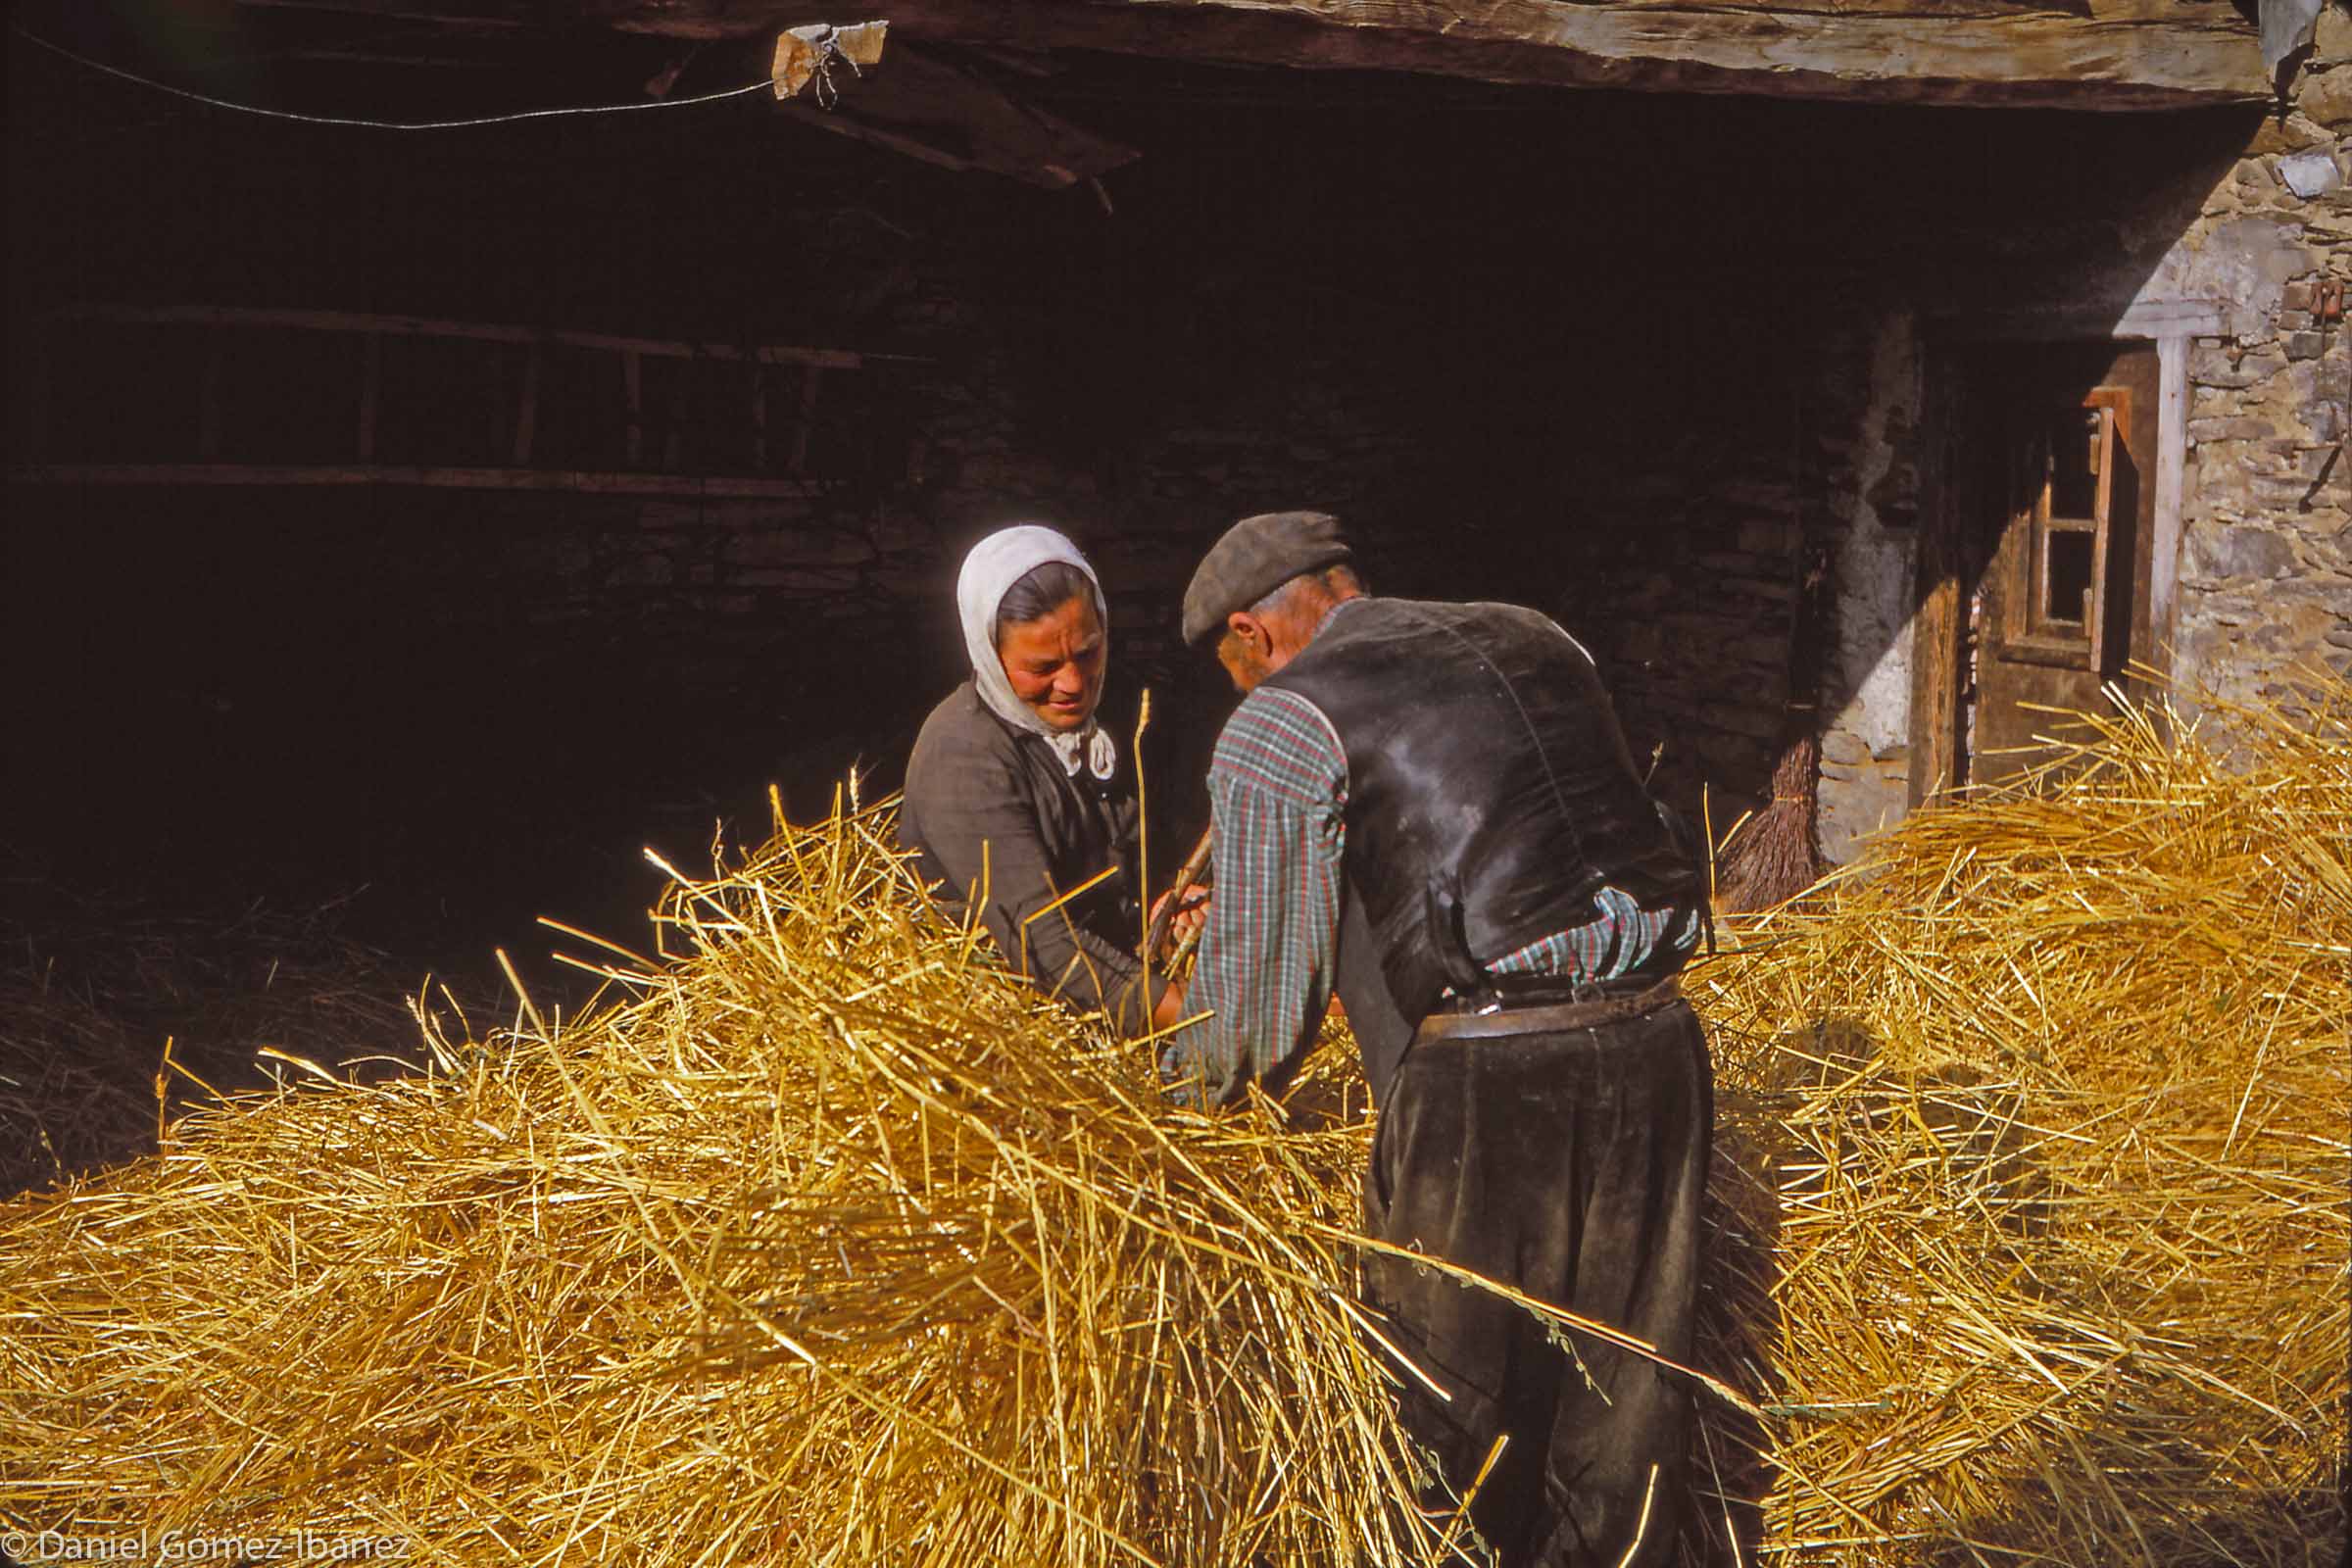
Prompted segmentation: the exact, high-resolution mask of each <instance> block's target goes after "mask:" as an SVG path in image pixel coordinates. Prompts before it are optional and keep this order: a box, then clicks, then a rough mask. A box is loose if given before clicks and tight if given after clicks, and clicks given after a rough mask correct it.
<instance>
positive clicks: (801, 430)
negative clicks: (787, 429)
mask: <svg viewBox="0 0 2352 1568" xmlns="http://www.w3.org/2000/svg"><path fill="white" fill-rule="evenodd" d="M824 373H825V372H824V370H823V369H822V368H819V367H817V366H813V365H811V366H809V368H807V369H805V370H803V371H802V372H801V412H800V417H799V418H798V419H796V420H794V421H793V426H792V456H791V459H790V461H789V464H788V466H789V467H790V468H791V469H792V471H793V472H795V473H799V472H801V471H802V470H803V469H805V468H807V467H808V466H809V431H810V429H812V428H813V427H814V426H815V424H816V392H817V381H818V378H819V377H821V376H822V375H823V374H824Z"/></svg>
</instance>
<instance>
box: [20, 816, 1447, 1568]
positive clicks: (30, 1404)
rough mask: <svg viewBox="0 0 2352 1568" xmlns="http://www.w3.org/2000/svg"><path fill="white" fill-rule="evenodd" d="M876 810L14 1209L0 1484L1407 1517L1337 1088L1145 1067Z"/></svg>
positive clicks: (760, 1554) (1209, 1518)
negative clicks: (641, 939) (647, 951)
mask: <svg viewBox="0 0 2352 1568" xmlns="http://www.w3.org/2000/svg"><path fill="white" fill-rule="evenodd" d="M887 841H888V821H887V817H886V816H885V815H882V814H877V813H875V812H870V811H869V812H864V813H853V814H848V815H844V816H840V817H837V818H836V819H835V820H834V821H832V822H831V823H828V824H826V825H825V826H824V827H823V828H821V829H819V830H817V831H815V832H813V833H809V834H802V835H793V834H787V835H784V836H782V837H780V838H779V839H778V841H777V843H776V844H775V845H774V846H773V847H772V848H771V850H770V852H769V853H768V854H767V855H766V856H765V857H763V858H760V860H758V861H757V862H755V863H754V864H753V865H751V866H749V867H746V868H744V869H742V870H741V871H739V872H737V873H735V874H733V875H730V876H726V877H723V878H721V879H718V880H716V881H713V882H710V883H697V884H681V887H682V891H681V893H680V894H679V896H678V897H677V898H676V899H675V900H674V901H673V902H672V903H671V905H670V907H669V908H668V910H667V912H666V915H665V920H666V923H667V929H668V930H669V931H670V932H671V933H672V934H673V935H676V934H682V935H683V937H684V939H685V941H686V942H687V944H688V945H689V946H690V947H691V948H692V950H693V956H691V957H690V958H688V959H687V960H685V961H683V962H681V963H676V964H669V965H652V964H648V965H644V966H642V967H639V966H634V965H632V966H627V967H623V968H619V969H616V970H615V971H614V972H615V974H616V975H617V976H620V977H621V978H620V979H619V981H618V983H620V984H622V985H624V986H627V987H629V988H631V989H634V990H636V991H638V992H640V993H642V998H641V1000H638V1001H636V1002H634V1003H633V1004H631V1005H625V1006H620V1007H615V1008H613V1009H611V1010H607V1011H604V1012H601V1013H599V1014H596V1015H595V1016H592V1017H590V1018H588V1019H586V1020H584V1021H581V1022H576V1023H570V1024H561V1023H559V1024H558V1025H556V1026H552V1027H542V1026H541V1025H540V1023H539V1022H538V1021H537V1020H536V1019H535V1018H532V1017H526V1018H525V1019H524V1020H523V1021H522V1022H521V1023H520V1024H519V1025H518V1027H517V1028H516V1029H515V1031H514V1032H513V1033H512V1034H511V1035H508V1036H506V1037H504V1038H501V1039H499V1040H498V1041H496V1042H495V1043H494V1044H493V1045H492V1046H491V1047H490V1048H488V1049H482V1048H478V1047H473V1046H469V1045H467V1044H465V1043H459V1044H454V1045H453V1044H451V1043H449V1042H447V1041H446V1040H436V1041H434V1042H432V1045H433V1048H434V1051H435V1054H436V1056H437V1061H436V1067H437V1069H438V1070H437V1071H435V1072H434V1073H433V1074H431V1075H430V1076H424V1077H417V1078H413V1079H408V1080H403V1081H398V1082H392V1083H386V1084H382V1085H378V1086H372V1087H369V1086H341V1085H338V1086H336V1087H333V1088H326V1087H314V1088H311V1089H309V1090H307V1091H303V1090H297V1089H295V1088H292V1087H287V1088H284V1089H282V1090H281V1091H280V1092H279V1093H278V1094H276V1095H275V1096H272V1097H270V1098H268V1099H264V1100H260V1101H242V1102H237V1103H230V1104H227V1105H223V1106H221V1107H218V1108H213V1109H207V1110H202V1111H199V1112H197V1113H195V1114H192V1115H190V1116H188V1117H186V1118H185V1119H183V1120H182V1121H181V1122H180V1123H179V1124H177V1125H176V1126H175V1128H174V1129H173V1131H172V1138H171V1140H170V1142H169V1143H168V1145H167V1146H166V1148H165V1149H164V1151H163V1152H162V1153H161V1154H160V1155H159V1156H158V1157H157V1158H155V1159H153V1160H150V1161H147V1162H145V1163H143V1164H141V1165H138V1166H135V1167H131V1168H129V1169H126V1170H124V1171H122V1172H120V1173H117V1174H116V1175H115V1176H114V1177H113V1178H111V1179H109V1180H107V1181H105V1182H103V1183H94V1184H90V1185H87V1186H84V1187H81V1188H78V1189H68V1190H67V1191H66V1192H64V1193H63V1194H61V1195H59V1196H58V1197H56V1198H54V1199H52V1200H50V1201H46V1202H42V1203H31V1204H25V1205H21V1206H19V1207H17V1208H15V1209H14V1210H12V1211H8V1212H7V1214H6V1217H5V1219H0V1318H5V1319H6V1320H7V1323H8V1332H7V1335H6V1338H5V1340H4V1341H0V1345H4V1346H5V1348H0V1385H4V1386H5V1389H6V1393H7V1396H8V1397H7V1398H6V1399H5V1400H0V1506H5V1507H6V1508H7V1510H8V1511H9V1513H10V1515H11V1516H12V1519H13V1520H14V1521H15V1522H17V1523H19V1524H22V1525H24V1526H25V1527H28V1528H34V1529H38V1528H43V1527H50V1526H55V1525H57V1524H58V1522H59V1521H61V1520H67V1519H71V1520H73V1521H76V1522H79V1523H80V1524H82V1525H84V1526H88V1525H92V1524H105V1525H109V1526H113V1527H116V1528H121V1529H145V1530H147V1531H149V1532H150V1533H152V1534H154V1535H155V1536H157V1537H158V1538H160V1537H161V1536H162V1535H163V1534H166V1533H169V1532H172V1531H184V1532H191V1533H193V1532H205V1533H208V1534H234V1535H242V1536H247V1537H268V1536H270V1535H271V1534H273V1533H276V1534H286V1533H291V1532H292V1531H295V1530H297V1529H307V1530H311V1531H315V1532H338V1531H340V1532H350V1533H358V1534H363V1535H372V1536H384V1535H398V1536H402V1537H407V1538H413V1539H414V1540H416V1541H417V1543H418V1544H419V1545H420V1546H423V1547H429V1548H430V1549H431V1550H432V1551H433V1552H435V1553H437V1554H439V1555H440V1556H441V1557H443V1558H445V1559H446V1560H451V1561H460V1562H466V1561H477V1560H478V1561H484V1562H488V1561H500V1562H504V1561H509V1560H512V1559H514V1558H515V1557H522V1558H526V1559H530V1560H541V1559H548V1560H552V1559H553V1558H554V1557H555V1556H557V1555H558V1554H561V1553H569V1554H572V1555H574V1556H576V1557H585V1558H609V1559H613V1560H627V1561H631V1562H670V1561H676V1562H704V1561H771V1562H791V1563H825V1562H844V1563H850V1562H855V1563H870V1562H874V1561H881V1560H889V1561H894V1562H901V1561H903V1562H936V1563H956V1564H965V1563H975V1562H992V1563H994V1562H1003V1563H1029V1562H1036V1563H1045V1562H1054V1563H1088V1562H1110V1561H1137V1560H1147V1559H1155V1560H1158V1561H1162V1562H1168V1563H1178V1562H1200V1563H1211V1562H1232V1561H1246V1560H1249V1559H1250V1558H1251V1557H1252V1556H1256V1555H1260V1554H1263V1555H1265V1556H1268V1557H1270V1558H1272V1559H1274V1560H1281V1561H1317V1560H1320V1561H1341V1560H1348V1559H1349V1558H1351V1557H1353V1556H1354V1555H1355V1554H1356V1553H1357V1552H1359V1551H1361V1552H1364V1553H1368V1554H1369V1555H1370V1556H1371V1557H1372V1558H1373V1559H1375V1560H1379V1561H1411V1560H1416V1559H1418V1558H1421V1557H1424V1556H1430V1555H1433V1554H1434V1552H1435V1550H1436V1547H1437V1544H1438V1542H1439V1541H1440V1539H1441V1537H1442V1532H1443V1531H1444V1529H1445V1528H1446V1522H1445V1521H1443V1520H1440V1521H1437V1522H1435V1523H1434V1524H1433V1523H1425V1522H1423V1521H1422V1520H1421V1519H1420V1518H1419V1517H1418V1516H1417V1515H1415V1514H1413V1513H1412V1512H1410V1511H1409V1510H1408V1509H1405V1508H1403V1507H1401V1506H1397V1505H1396V1504H1397V1499H1400V1498H1403V1497H1407V1496H1409V1495H1411V1491H1412V1486H1413V1482H1412V1477H1411V1474H1410V1470H1409V1463H1410V1461H1409V1460H1408V1459H1407V1457H1406V1455H1405V1452H1404V1450H1403V1447H1402V1446H1401V1445H1400V1444H1399V1442H1398V1441H1397V1437H1396V1435H1395V1433H1394V1431H1393V1428H1392V1426H1391V1424H1390V1421H1389V1417H1388V1412H1387V1407H1386V1396H1385V1394H1384V1386H1383V1374H1382V1373H1381V1371H1380V1370H1379V1368H1378V1366H1377V1365H1376V1363H1375V1356H1376V1355H1377V1354H1378V1351H1377V1348H1376V1347H1375V1346H1373V1345H1372V1344H1370V1343H1369V1342H1368V1341H1367V1339H1366V1338H1365V1336H1364V1335H1363V1334H1362V1333H1361V1332H1359V1330H1360V1329H1361V1328H1362V1327H1364V1326H1365V1325H1367V1324H1368V1319H1366V1318H1364V1316H1363V1314H1362V1313H1361V1311H1360V1309H1359V1308H1357V1307H1355V1306H1354V1304H1353V1302H1352V1301H1351V1299H1349V1296H1348V1293H1347V1292H1346V1291H1344V1290H1342V1289H1337V1288H1335V1286H1337V1285H1339V1284H1342V1283H1344V1282H1348V1281H1351V1278H1352V1261H1351V1254H1349V1253H1348V1252H1347V1251H1346V1249H1345V1247H1344V1244H1343V1241H1342V1238H1343V1237H1344V1235H1345V1232H1346V1230H1347V1229H1348V1227H1349V1226H1350V1225H1351V1223H1352V1220H1353V1217H1354V1209H1353V1200H1352V1187H1351V1185H1350V1182H1351V1177H1350V1176H1349V1174H1348V1173H1349V1172H1350V1171H1351V1169H1352V1167H1353V1166H1354V1165H1355V1164H1356V1163H1357V1162H1358V1161H1360V1159H1361V1157H1362V1152H1363V1147H1364V1142H1365V1132H1366V1129H1367V1127H1368V1123H1367V1121H1366V1120H1365V1115H1364V1105H1363V1097H1362V1094H1361V1090H1360V1087H1359V1088H1357V1089H1355V1090H1354V1091H1353V1092H1352V1099H1351V1100H1350V1091H1349V1090H1348V1087H1347V1086H1346V1085H1344V1084H1342V1085H1339V1086H1338V1087H1337V1088H1336V1089H1335V1090H1333V1093H1332V1098H1333V1100H1334V1103H1335V1110H1334V1114H1333V1116H1332V1117H1331V1118H1330V1119H1329V1121H1328V1123H1327V1124H1326V1125H1325V1126H1324V1127H1323V1128H1322V1129H1321V1130H1300V1131H1289V1130H1286V1129H1285V1128H1284V1126H1283V1125H1282V1123H1281V1121H1280V1119H1279V1118H1278V1117H1277V1116H1276V1115H1275V1113H1273V1112H1272V1111H1270V1110H1266V1109H1262V1108H1261V1109H1260V1110H1259V1111H1258V1112H1257V1113H1255V1114H1253V1115H1244V1116H1239V1117H1214V1118H1211V1117H1203V1116H1197V1115H1186V1114H1182V1113H1170V1112H1163V1111H1159V1110H1157V1109H1156V1107H1155V1106H1154V1104H1153V1102H1155V1100H1156V1092H1155V1090H1154V1089H1153V1087H1152V1083H1151V1082H1150V1081H1149V1079H1148V1078H1147V1077H1145V1076H1143V1075H1142V1074H1141V1072H1140V1070H1139V1062H1138V1060H1137V1059H1136V1057H1135V1056H1134V1054H1114V1053H1111V1052H1107V1051H1104V1050H1102V1049H1099V1037H1098V1036H1096V1035H1095V1034H1093V1033H1091V1032H1090V1030H1089V1029H1088V1028H1085V1027H1082V1026H1080V1025H1079V1024H1078V1022H1077V1021H1076V1020H1073V1019H1071V1018H1069V1017H1068V1016H1066V1015H1065V1014H1063V1013H1062V1012H1060V1011H1059V1010H1058V1009H1055V1008H1054V1007H1052V1006H1050V1005H1042V1004H1041V1003H1040V1002H1039V1001H1038V999H1036V997H1035V996H1034V994H1033V993H1031V992H1029V991H1027V990H1026V989H1025V988H1023V987H1020V986H1018V985H1015V984H1012V983H1010V982H1009V981H1008V980H1006V978H1005V977H1004V976H1003V975H1002V974H1000V973H998V972H996V971H995V970H993V969H991V968H989V967H987V966H986V965H985V964H984V963H983V961H982V960H981V959H980V957H979V956H977V955H976V954H975V951H974V945H973V939H972V938H971V937H969V936H966V935H963V934H960V933H955V932H950V931H945V930H943V928H942V927H941V926H940V925H939V924H938V923H936V921H934V920H932V919H930V918H928V910H927V906H926V905H925V903H924V901H923V900H922V898H921V896H920V893H919V890H918V889H916V888H915V886H914V885H913V883H912V881H911V880H910V876H909V872H908V870H907V867H906V866H905V864H904V863H903V862H901V861H900V860H899V859H898V858H896V857H894V856H892V855H891V854H890V853H889V852H888V850H887V848H886V845H887ZM1328 1058H1329V1060H1331V1061H1332V1062H1335V1063H1345V1062H1346V1060H1347V1057H1346V1055H1345V1054H1341V1053H1330V1054H1328ZM1307 1087H1308V1088H1311V1087H1312V1086H1307ZM1303 1092H1306V1090H1305V1089H1302V1093H1303ZM657 1523H658V1528H655V1526H656V1525H657Z"/></svg>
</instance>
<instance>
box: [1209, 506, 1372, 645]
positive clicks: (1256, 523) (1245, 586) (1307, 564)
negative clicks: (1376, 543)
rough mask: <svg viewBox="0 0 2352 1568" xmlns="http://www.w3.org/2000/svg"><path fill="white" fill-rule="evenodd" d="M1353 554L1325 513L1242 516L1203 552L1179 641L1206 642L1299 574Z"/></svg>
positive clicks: (1336, 522)
mask: <svg viewBox="0 0 2352 1568" xmlns="http://www.w3.org/2000/svg"><path fill="white" fill-rule="evenodd" d="M1354 559H1355V551H1354V550H1353V549H1351V548H1350V547H1349V546H1348V536H1347V535H1346V534H1345V533H1343V532H1341V531H1340V519H1339V518H1337V517H1335V516H1333V515H1331V514H1330V513H1328V512H1261V513H1259V514H1258V515H1256V516H1254V517H1244V518H1243V519H1242V520H1241V521H1239V522H1237V523H1235V524H1234V525H1233V526H1232V527H1230V528H1228V529H1226V530H1225V537H1223V538H1222V539H1219V540H1218V541H1217V542H1216V543H1215V544H1213V545H1210V546H1209V547H1208V554H1207V555H1205V556H1202V557H1201V564H1200V565H1199V566H1197V567H1195V568H1194V570H1193V580H1192V583H1191V585H1190V586H1189V587H1187V588H1186V589H1185V590H1184V628H1183V629H1184V640H1185V642H1186V644H1187V645H1188V646H1189V645H1191V644H1194V643H1200V642H1204V641H1206V640H1207V639H1208V638H1209V637H1211V636H1212V635H1214V634H1215V633H1216V632H1217V631H1218V630H1219V629H1220V628H1222V627H1223V626H1224V624H1225V617H1226V616H1227V615H1230V614H1232V613H1234V612H1235V611H1237V610H1248V609H1249V608H1250V606H1251V605H1254V604H1256V603H1257V602H1258V601H1259V600H1260V599H1263V598H1265V597H1266V595H1268V594H1270V593H1272V592H1273V591H1274V590H1275V589H1277V588H1279V587H1281V586H1282V585H1283V584H1284V583H1286V582H1289V581H1290V580H1291V579H1292V578H1293V577H1297V576H1299V575H1300V574H1302V573H1304V572H1309V571H1320V570H1322V569H1323V568H1324V567H1326V566H1336V565H1338V564H1340V563H1341V562H1343V561H1353V560H1354Z"/></svg>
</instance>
